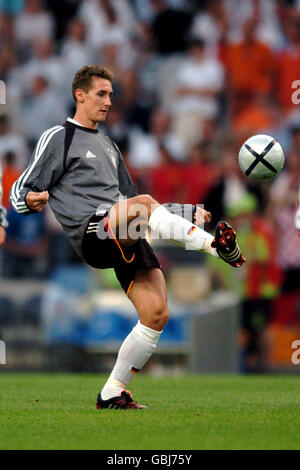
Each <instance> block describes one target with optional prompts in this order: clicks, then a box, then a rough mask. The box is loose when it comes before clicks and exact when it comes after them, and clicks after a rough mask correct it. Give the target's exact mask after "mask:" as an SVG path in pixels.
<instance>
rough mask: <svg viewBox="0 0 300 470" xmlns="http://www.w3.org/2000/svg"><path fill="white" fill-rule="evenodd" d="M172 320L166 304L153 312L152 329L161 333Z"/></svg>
mask: <svg viewBox="0 0 300 470" xmlns="http://www.w3.org/2000/svg"><path fill="white" fill-rule="evenodd" d="M169 318H170V313H169V309H168V306H167V305H165V304H162V305H161V306H160V307H158V308H156V309H155V311H154V312H153V315H152V318H151V323H152V328H153V329H154V330H157V331H161V330H162V329H163V328H164V327H165V325H166V324H167V323H168V320H169Z"/></svg>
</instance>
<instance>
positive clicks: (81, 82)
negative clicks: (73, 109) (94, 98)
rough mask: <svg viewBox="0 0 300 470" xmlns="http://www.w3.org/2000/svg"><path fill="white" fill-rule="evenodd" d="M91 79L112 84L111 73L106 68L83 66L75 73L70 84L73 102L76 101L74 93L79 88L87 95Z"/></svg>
mask: <svg viewBox="0 0 300 470" xmlns="http://www.w3.org/2000/svg"><path fill="white" fill-rule="evenodd" d="M93 77H99V78H104V79H105V80H109V81H110V82H112V81H113V78H114V77H113V73H112V72H111V71H110V70H108V69H107V68H105V67H101V65H84V66H83V67H80V69H79V70H77V72H76V73H75V75H74V78H73V83H72V95H73V98H74V101H75V102H76V101H77V100H76V96H75V91H76V90H77V89H78V88H81V89H82V90H84V91H85V92H86V93H87V92H88V91H89V89H90V88H91V86H92V79H93Z"/></svg>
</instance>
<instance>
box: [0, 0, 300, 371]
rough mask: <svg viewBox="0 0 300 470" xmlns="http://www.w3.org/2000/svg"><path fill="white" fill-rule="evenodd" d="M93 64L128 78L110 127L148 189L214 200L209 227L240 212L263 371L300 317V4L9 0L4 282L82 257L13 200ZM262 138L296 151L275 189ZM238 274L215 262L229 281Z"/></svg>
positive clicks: (0, 122) (50, 225) (3, 132)
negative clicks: (273, 343)
mask: <svg viewBox="0 0 300 470" xmlns="http://www.w3.org/2000/svg"><path fill="white" fill-rule="evenodd" d="M93 63H99V64H103V65H104V66H106V67H108V68H109V69H110V70H111V71H112V72H113V73H114V76H115V80H114V98H113V106H112V109H111V110H110V113H109V116H108V119H107V122H106V123H105V126H102V129H100V130H101V132H104V133H105V134H107V135H109V137H111V138H112V139H113V140H114V141H115V142H116V143H117V145H118V146H119V147H120V150H121V151H122V154H123V156H124V159H125V160H126V163H127V166H128V168H129V171H130V173H131V175H132V177H133V179H134V182H135V184H136V185H137V188H138V190H139V191H140V192H142V193H150V194H151V195H152V196H153V197H154V198H155V199H157V200H158V201H159V202H161V203H164V202H178V203H193V204H195V203H200V204H204V205H205V208H206V209H207V210H210V211H211V212H212V215H213V218H212V223H211V224H210V226H208V227H207V229H208V230H213V228H214V226H215V223H216V221H218V220H220V219H221V218H224V217H226V218H227V219H228V220H230V221H232V223H233V224H234V226H235V227H236V229H237V231H238V232H239V239H240V242H241V245H242V246H243V249H244V251H245V254H246V256H247V258H248V262H247V264H246V267H245V269H244V268H243V275H242V276H243V279H242V282H241V285H242V299H243V312H244V315H243V319H244V320H243V321H244V327H245V329H244V332H245V335H244V336H243V337H242V339H241V341H244V342H245V344H246V349H247V348H248V353H249V354H248V356H249V358H250V359H249V364H248V366H249V368H250V369H251V367H252V366H253V364H254V366H253V367H254V369H255V367H257V357H258V356H259V354H258V348H259V347H260V342H259V341H258V339H257V336H258V335H259V331H262V330H263V327H264V325H265V324H266V322H267V321H268V319H269V316H270V315H271V313H272V315H273V316H275V317H276V315H277V317H278V318H279V319H281V321H286V322H289V323H291V324H293V323H297V322H299V316H297V315H299V314H297V309H295V308H292V309H288V308H286V307H284V306H283V305H285V304H284V302H287V300H286V299H289V302H290V303H291V304H293V301H294V302H296V300H293V299H298V297H299V288H300V285H299V278H300V238H299V237H298V235H297V231H296V229H295V225H294V217H295V211H296V208H297V204H298V198H297V194H298V184H299V177H300V159H299V155H300V153H299V152H300V108H299V106H297V104H298V100H299V98H298V94H299V93H298V94H297V88H299V87H300V1H299V0H243V1H242V2H241V1H240V0H206V1H205V0H60V1H55V0H0V78H1V80H3V81H4V82H5V84H6V105H5V106H3V105H1V108H0V158H1V161H2V168H3V205H4V206H5V207H6V209H7V211H8V216H7V217H8V222H9V227H8V228H7V242H6V245H5V247H4V249H3V250H2V257H3V262H2V276H3V277H9V278H23V277H33V278H35V277H39V278H43V277H46V276H47V275H48V274H49V272H51V269H53V267H54V266H55V265H56V264H58V263H64V262H73V261H75V262H76V261H78V259H77V258H76V255H75V254H74V253H73V251H72V249H71V247H70V246H69V243H68V242H67V241H66V239H65V238H64V236H63V234H62V232H61V229H60V227H59V226H58V225H57V223H56V221H55V220H54V218H53V216H52V215H51V213H50V212H49V211H48V210H46V211H43V212H42V213H41V214H39V215H34V216H27V217H23V216H20V215H18V214H16V213H15V212H14V211H13V210H12V209H11V208H10V206H9V199H8V197H9V190H10V187H11V185H12V183H13V182H14V181H15V179H16V178H17V177H18V176H19V175H20V173H21V172H22V171H23V170H24V168H25V167H26V165H27V163H28V160H29V158H30V155H31V152H32V150H33V148H34V146H35V144H36V142H37V139H38V138H39V137H40V135H41V134H42V132H43V131H44V130H45V129H47V128H49V127H52V126H54V125H57V124H61V123H63V122H64V121H65V118H66V117H68V116H70V117H73V114H74V103H73V101H72V94H71V82H72V78H73V76H74V73H75V71H76V70H77V69H78V68H79V67H80V66H82V65H87V64H93ZM297 81H298V82H297ZM258 133H259V134H270V135H272V136H274V137H275V138H276V139H278V140H279V142H280V143H281V145H282V147H283V149H284V152H285V156H286V164H285V168H284V170H283V171H282V173H281V174H280V175H279V176H278V177H277V178H276V179H275V180H274V182H272V183H257V182H253V181H251V180H250V179H247V178H246V177H244V176H243V175H242V173H241V171H240V169H239V167H238V163H237V155H238V151H239V148H240V146H241V144H242V143H243V142H244V141H245V140H246V139H247V138H248V137H250V136H251V135H254V134H258ZM211 270H212V273H213V272H214V266H213V263H212V266H211ZM227 280H228V277H227V276H226V275H225V276H223V278H222V276H220V273H219V272H218V269H216V270H215V277H214V282H215V284H216V286H222V285H226V281H227ZM297 295H298V297H297ZM274 299H277V304H276V306H275V307H274V303H273V300H274ZM293 305H294V304H293ZM277 317H276V318H277ZM252 352H253V355H252V356H253V357H254V359H253V361H254V362H253V364H252V365H251V360H252V359H251V358H252V356H251V353H252ZM255 361H256V362H255ZM255 364H256V365H255Z"/></svg>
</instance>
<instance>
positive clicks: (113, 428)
mask: <svg viewBox="0 0 300 470" xmlns="http://www.w3.org/2000/svg"><path fill="white" fill-rule="evenodd" d="M103 381H104V376H99V375H97V374H78V375H75V374H7V373H1V374H0V449H107V450H125V449H130V450H132V449H135V450H141V449H145V450H146V449H150V450H161V449H173V450H184V449H192V450H195V449H300V437H299V426H300V406H299V404H300V394H299V386H300V376H228V375H226V376H203V375H201V376H196V375H194V376H190V375H188V376H184V377H182V376H181V377H177V378H168V377H165V378H153V377H150V376H147V375H146V374H145V375H140V376H139V377H137V378H136V379H135V381H134V382H133V383H132V385H131V387H130V389H131V391H132V392H134V396H135V398H136V399H137V400H139V401H140V402H141V403H145V404H147V405H148V406H149V410H139V411H138V410H128V411H124V410H99V411H97V410H96V409H95V405H94V403H95V398H96V395H97V391H98V389H99V387H100V385H101V384H102V383H103Z"/></svg>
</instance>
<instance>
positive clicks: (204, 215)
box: [194, 207, 211, 225]
mask: <svg viewBox="0 0 300 470" xmlns="http://www.w3.org/2000/svg"><path fill="white" fill-rule="evenodd" d="M210 221H211V213H210V212H208V211H206V210H205V209H202V207H197V208H196V212H195V214H194V224H195V225H203V224H206V223H208V222H210Z"/></svg>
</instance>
